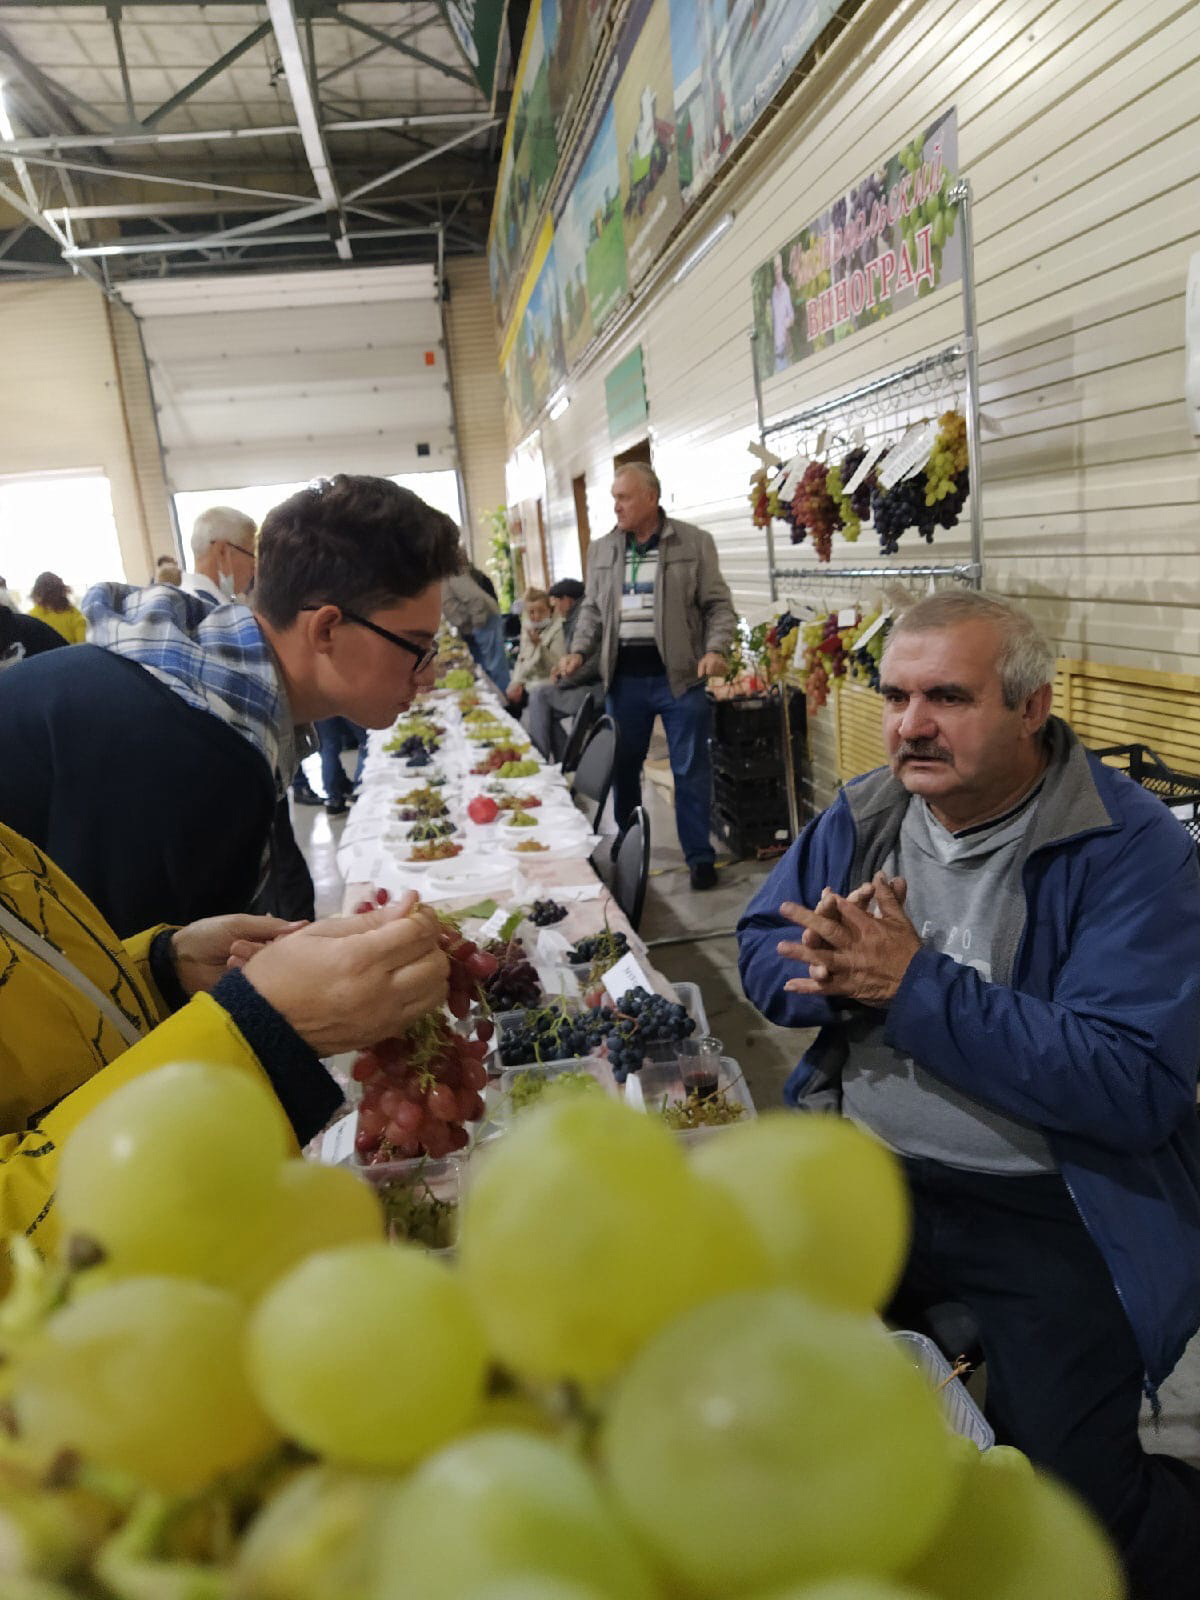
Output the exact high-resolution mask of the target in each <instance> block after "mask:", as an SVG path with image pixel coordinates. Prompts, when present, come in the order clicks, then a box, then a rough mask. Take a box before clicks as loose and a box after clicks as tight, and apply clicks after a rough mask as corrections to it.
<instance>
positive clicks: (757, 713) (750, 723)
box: [709, 689, 806, 750]
mask: <svg viewBox="0 0 1200 1600" xmlns="http://www.w3.org/2000/svg"><path fill="white" fill-rule="evenodd" d="M788 693H789V696H790V699H789V703H788V720H789V721H790V723H791V728H792V738H793V739H796V738H799V739H800V740H803V738H804V730H805V711H806V707H805V702H804V696H803V694H801V693H800V691H799V690H798V689H790V690H789V691H788ZM709 698H710V704H711V705H712V737H713V743H714V744H719V745H722V746H723V747H725V748H728V749H731V750H736V749H746V748H753V747H754V746H756V745H762V744H768V745H772V746H774V747H775V748H776V749H778V747H779V742H780V738H781V736H782V732H783V727H782V718H781V717H780V714H779V695H778V693H772V694H754V695H741V696H739V697H737V698H736V699H731V700H723V699H719V698H716V697H715V696H710V697H709Z"/></svg>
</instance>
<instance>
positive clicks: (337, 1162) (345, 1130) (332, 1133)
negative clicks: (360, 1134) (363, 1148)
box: [321, 1111, 358, 1167]
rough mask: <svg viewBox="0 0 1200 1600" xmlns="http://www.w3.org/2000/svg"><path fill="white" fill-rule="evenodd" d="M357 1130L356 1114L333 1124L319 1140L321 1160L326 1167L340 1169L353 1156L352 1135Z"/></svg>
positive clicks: (354, 1112) (351, 1114) (353, 1112)
mask: <svg viewBox="0 0 1200 1600" xmlns="http://www.w3.org/2000/svg"><path fill="white" fill-rule="evenodd" d="M357 1129H358V1113H357V1112H356V1111H352V1112H351V1113H350V1115H349V1116H348V1117H343V1118H342V1120H341V1121H340V1122H335V1123H334V1125H333V1127H332V1128H328V1129H326V1131H325V1134H324V1135H323V1137H322V1139H321V1160H322V1162H323V1163H324V1164H325V1165H326V1166H327V1167H340V1166H341V1165H342V1164H343V1163H344V1162H347V1161H349V1160H350V1159H351V1158H352V1157H353V1155H354V1135H355V1133H356V1131H357Z"/></svg>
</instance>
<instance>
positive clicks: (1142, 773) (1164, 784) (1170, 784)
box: [1092, 744, 1200, 850]
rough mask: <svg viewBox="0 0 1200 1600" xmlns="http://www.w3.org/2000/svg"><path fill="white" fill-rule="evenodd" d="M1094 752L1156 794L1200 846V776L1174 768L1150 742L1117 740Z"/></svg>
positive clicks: (1193, 841) (1197, 845) (1105, 761)
mask: <svg viewBox="0 0 1200 1600" xmlns="http://www.w3.org/2000/svg"><path fill="white" fill-rule="evenodd" d="M1092 754H1093V755H1094V756H1099V757H1100V759H1101V760H1102V761H1103V762H1104V763H1105V764H1106V765H1107V766H1110V767H1118V768H1119V769H1120V770H1121V771H1122V772H1124V773H1126V774H1127V775H1128V776H1129V777H1131V778H1132V779H1133V781H1134V783H1138V784H1141V786H1142V788H1143V789H1148V790H1149V791H1150V793H1151V794H1156V795H1157V796H1158V798H1159V799H1160V800H1161V801H1162V802H1163V804H1164V805H1165V806H1167V807H1169V809H1170V810H1171V812H1172V814H1173V815H1174V816H1175V817H1177V818H1178V819H1179V821H1180V822H1181V823H1182V824H1183V826H1184V828H1186V830H1187V832H1188V834H1189V836H1190V838H1191V840H1192V843H1193V844H1194V845H1195V846H1196V848H1197V850H1200V777H1191V776H1188V775H1187V774H1185V773H1180V772H1173V771H1172V770H1171V768H1170V767H1168V766H1167V764H1166V762H1165V761H1164V760H1163V759H1162V758H1161V756H1156V755H1155V753H1154V751H1153V750H1151V749H1150V747H1149V745H1144V744H1113V745H1106V746H1105V748H1104V749H1103V750H1093V751H1092Z"/></svg>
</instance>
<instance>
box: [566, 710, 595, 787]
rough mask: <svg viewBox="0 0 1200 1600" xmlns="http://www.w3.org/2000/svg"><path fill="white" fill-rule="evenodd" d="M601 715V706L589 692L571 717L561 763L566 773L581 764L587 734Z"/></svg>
mask: <svg viewBox="0 0 1200 1600" xmlns="http://www.w3.org/2000/svg"><path fill="white" fill-rule="evenodd" d="M599 715H600V708H599V707H598V706H597V704H596V701H595V698H594V696H592V695H590V694H589V695H588V697H587V699H586V700H585V701H584V702H583V704H582V705H581V706H580V707H579V710H578V711H577V712H576V713H575V715H574V716H573V717H572V719H571V729H570V732H569V733H568V734H567V742H566V745H565V747H564V749H563V753H562V761H561V763H560V765H561V766H562V769H563V772H564V774H565V773H568V772H574V771H575V768H576V767H577V766H578V765H579V758H580V756H581V755H582V754H583V747H584V745H585V744H586V743H587V736H588V734H589V733H591V731H592V724H593V723H594V722H595V720H596V718H597V717H598V716H599Z"/></svg>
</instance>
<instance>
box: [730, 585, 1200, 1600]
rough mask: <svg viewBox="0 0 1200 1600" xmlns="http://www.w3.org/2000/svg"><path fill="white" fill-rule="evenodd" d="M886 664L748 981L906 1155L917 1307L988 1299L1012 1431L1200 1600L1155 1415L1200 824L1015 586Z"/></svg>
mask: <svg viewBox="0 0 1200 1600" xmlns="http://www.w3.org/2000/svg"><path fill="white" fill-rule="evenodd" d="M880 673H881V680H882V682H881V693H882V705H883V740H884V746H885V748H886V750H887V752H888V757H889V765H888V766H887V767H882V768H880V769H879V770H878V771H875V772H871V773H868V774H866V775H865V776H864V777H862V778H857V779H855V781H854V782H853V783H850V784H847V785H846V787H845V788H844V789H843V790H842V792H841V794H840V795H839V796H838V798H837V799H836V800H835V801H834V803H833V804H832V805H831V806H830V807H829V809H828V810H827V811H824V812H823V813H822V814H821V815H820V816H819V817H817V818H816V819H815V820H814V821H812V822H811V823H810V824H809V825H808V827H807V828H806V829H805V831H804V833H803V834H802V835H801V837H800V838H799V839H797V840H796V842H795V843H794V844H793V845H792V847H791V849H790V850H789V851H788V853H787V855H786V856H784V858H783V860H782V861H781V862H780V863H779V865H778V866H777V867H776V868H775V870H774V872H773V873H772V874H771V876H770V878H768V880H767V882H766V883H765V884H764V885H763V887H762V888H761V889H760V890H759V892H758V893H757V894H756V895H755V897H754V899H753V900H752V901H751V902H750V904H749V906H748V907H747V908H746V911H745V913H744V914H743V916H742V919H741V921H740V923H739V925H738V933H739V944H740V968H741V974H742V982H743V985H744V986H745V990H746V994H747V995H748V997H749V998H750V999H751V1000H752V1001H753V1002H754V1004H755V1005H756V1006H757V1007H758V1009H759V1010H760V1011H761V1012H762V1013H763V1015H764V1016H766V1017H767V1018H769V1020H770V1021H772V1022H775V1023H779V1024H782V1025H783V1026H788V1027H795V1028H811V1027H818V1028H820V1030H821V1032H820V1034H819V1036H818V1038H817V1040H816V1042H815V1043H814V1044H813V1045H812V1046H811V1047H810V1049H809V1051H808V1054H807V1055H806V1057H805V1058H804V1060H803V1061H802V1062H801V1064H800V1066H799V1067H797V1068H796V1070H795V1072H794V1073H793V1074H792V1077H791V1079H790V1080H789V1083H788V1089H787V1095H788V1098H789V1099H791V1100H792V1102H793V1103H794V1104H796V1105H798V1106H800V1107H801V1108H805V1109H808V1110H822V1111H840V1112H841V1113H842V1114H843V1115H844V1116H847V1117H850V1118H851V1119H852V1120H853V1121H855V1122H858V1123H860V1124H862V1125H863V1126H865V1127H867V1128H869V1129H871V1130H872V1131H873V1132H874V1133H875V1134H876V1135H877V1136H878V1137H879V1138H880V1139H882V1140H883V1141H884V1143H885V1144H887V1145H889V1146H890V1147H891V1148H892V1149H893V1150H895V1151H896V1152H897V1153H898V1154H899V1155H900V1157H901V1159H902V1160H903V1162H904V1166H905V1170H906V1172H907V1175H908V1180H909V1186H910V1190H911V1194H912V1202H913V1232H912V1247H911V1254H910V1257H909V1260H908V1263H907V1265H906V1268H905V1271H904V1276H903V1279H902V1281H901V1283H900V1285H899V1288H898V1290H897V1293H896V1297H895V1300H894V1301H893V1303H892V1306H891V1308H890V1312H889V1315H890V1316H891V1318H892V1320H893V1321H895V1322H897V1323H899V1324H900V1325H901V1326H903V1327H908V1328H921V1327H922V1325H923V1324H924V1326H925V1328H926V1329H929V1330H930V1331H932V1322H931V1313H932V1312H933V1310H934V1309H935V1308H936V1307H937V1306H938V1305H942V1304H945V1303H946V1302H954V1303H957V1304H959V1305H962V1306H965V1307H966V1308H967V1310H968V1311H969V1312H970V1313H971V1316H972V1317H973V1319H974V1322H975V1324H976V1325H977V1327H978V1329H979V1336H980V1342H981V1343H982V1346H983V1352H984V1359H985V1362H986V1365H987V1413H988V1417H989V1419H990V1421H991V1422H992V1424H993V1426H994V1427H995V1430H996V1434H997V1437H998V1439H999V1440H1000V1441H1001V1442H1002V1443H1005V1444H1015V1445H1017V1446H1018V1447H1019V1448H1020V1449H1022V1450H1024V1451H1025V1452H1026V1454H1027V1455H1029V1456H1030V1457H1031V1458H1032V1460H1033V1462H1034V1464H1035V1466H1040V1467H1044V1468H1046V1469H1047V1470H1049V1471H1052V1472H1054V1473H1056V1474H1057V1475H1058V1476H1059V1477H1061V1478H1063V1479H1064V1480H1065V1481H1066V1482H1067V1483H1068V1484H1070V1485H1072V1486H1073V1487H1074V1488H1075V1489H1076V1490H1077V1491H1078V1492H1079V1493H1080V1494H1081V1495H1082V1496H1083V1497H1084V1499H1085V1500H1087V1501H1088V1502H1089V1503H1090V1505H1091V1506H1092V1508H1093V1510H1094V1511H1095V1512H1096V1513H1097V1515H1098V1516H1099V1517H1100V1518H1101V1519H1102V1520H1103V1521H1104V1523H1105V1524H1106V1525H1107V1527H1108V1528H1109V1530H1110V1531H1111V1533H1112V1535H1113V1537H1114V1538H1115V1540H1116V1542H1117V1544H1118V1546H1119V1547H1120V1550H1121V1553H1122V1555H1123V1556H1124V1559H1125V1564H1126V1568H1127V1571H1128V1574H1129V1579H1130V1592H1131V1595H1132V1596H1135V1597H1136V1600H1194V1597H1195V1595H1196V1592H1197V1588H1196V1585H1197V1572H1200V1472H1197V1471H1196V1469H1195V1468H1194V1467H1191V1466H1188V1465H1185V1464H1184V1463H1183V1462H1182V1461H1177V1460H1174V1459H1172V1458H1171V1457H1170V1456H1169V1455H1166V1454H1162V1453H1157V1452H1155V1453H1148V1452H1145V1451H1143V1449H1142V1445H1141V1442H1140V1440H1139V1436H1138V1417H1139V1412H1140V1409H1141V1402H1142V1397H1143V1391H1147V1392H1149V1393H1150V1394H1151V1395H1153V1393H1154V1390H1155V1389H1156V1388H1157V1386H1158V1385H1159V1384H1161V1383H1162V1382H1163V1381H1164V1380H1165V1379H1166V1378H1167V1376H1168V1374H1169V1373H1170V1372H1171V1370H1172V1368H1173V1367H1174V1366H1175V1364H1176V1362H1177V1361H1178V1359H1179V1357H1180V1355H1181V1354H1182V1351H1183V1348H1184V1345H1185V1344H1186V1343H1187V1341H1188V1339H1190V1338H1191V1336H1192V1335H1193V1334H1194V1333H1195V1332H1196V1329H1197V1327H1198V1326H1200V1125H1198V1124H1197V1119H1196V1075H1197V1066H1198V1064H1200V871H1198V870H1197V863H1196V849H1195V846H1194V844H1193V843H1192V840H1191V839H1190V838H1189V836H1188V834H1187V833H1186V832H1185V831H1184V829H1183V828H1182V827H1181V826H1180V825H1179V823H1178V822H1177V821H1176V820H1175V818H1174V817H1172V816H1171V814H1170V812H1169V811H1168V810H1167V808H1166V806H1164V805H1163V804H1162V802H1161V800H1159V799H1158V798H1157V797H1156V796H1155V795H1152V794H1149V793H1147V792H1146V790H1144V789H1142V788H1139V787H1138V785H1137V784H1134V783H1131V782H1130V781H1129V779H1128V778H1127V777H1126V776H1125V775H1124V774H1123V773H1120V772H1115V771H1114V770H1113V769H1112V768H1111V767H1107V766H1105V765H1104V763H1103V762H1102V761H1101V760H1100V759H1099V758H1098V757H1097V756H1095V755H1092V754H1091V753H1089V752H1088V751H1087V750H1085V749H1084V747H1083V746H1082V745H1081V744H1080V743H1079V741H1078V739H1077V738H1076V737H1075V735H1074V734H1073V733H1072V731H1071V729H1070V728H1069V727H1068V725H1067V724H1066V723H1065V722H1063V721H1061V720H1060V719H1059V718H1057V717H1054V716H1051V715H1050V703H1051V699H1052V694H1053V683H1054V652H1053V650H1052V649H1051V648H1050V645H1049V644H1048V643H1047V641H1046V640H1045V639H1044V638H1043V637H1042V636H1041V635H1040V633H1039V632H1038V630H1037V628H1036V626H1035V624H1034V622H1033V621H1032V619H1031V618H1030V617H1029V616H1028V615H1026V613H1024V612H1023V611H1022V610H1021V609H1020V608H1019V607H1018V606H1016V605H1014V604H1013V603H1012V602H1011V601H1008V600H1006V599H1002V598H1000V597H989V596H987V595H983V594H975V593H950V592H943V593H939V594H934V595H930V596H927V597H926V598H925V599H923V600H920V601H918V602H917V603H916V604H915V605H913V606H912V607H911V608H909V609H908V610H907V611H904V612H902V613H901V615H900V616H899V618H898V619H897V621H896V624H895V626H894V628H893V630H892V633H891V635H890V637H889V638H888V641H887V645H886V647H885V649H884V653H883V660H882V663H881V666H880ZM855 891H858V894H857V895H856V894H855ZM864 895H865V896H867V897H869V898H870V899H872V900H873V901H874V908H875V911H876V914H875V915H871V914H870V913H869V912H868V911H867V910H865V909H864V908H863V906H862V905H861V904H858V903H856V901H857V900H859V899H861V898H862V896H864ZM955 1353H956V1352H954V1351H953V1350H952V1351H951V1352H950V1354H952V1355H953V1354H955Z"/></svg>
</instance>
